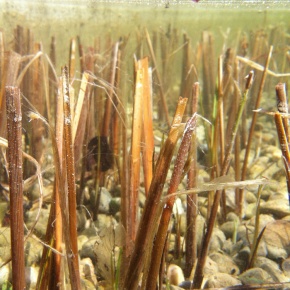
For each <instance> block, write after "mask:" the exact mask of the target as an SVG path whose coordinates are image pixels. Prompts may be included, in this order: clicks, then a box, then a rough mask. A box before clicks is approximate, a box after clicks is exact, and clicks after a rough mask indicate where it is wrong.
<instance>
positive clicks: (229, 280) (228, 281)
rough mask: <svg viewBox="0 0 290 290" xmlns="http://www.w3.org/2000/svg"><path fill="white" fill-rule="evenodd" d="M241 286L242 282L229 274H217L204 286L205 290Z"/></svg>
mask: <svg viewBox="0 0 290 290" xmlns="http://www.w3.org/2000/svg"><path fill="white" fill-rule="evenodd" d="M241 284H242V283H241V281H240V280H238V279H237V278H235V277H233V276H231V275H229V274H226V273H216V274H215V275H213V276H211V277H210V278H208V280H207V281H206V283H205V285H204V288H224V287H230V286H235V285H241Z"/></svg>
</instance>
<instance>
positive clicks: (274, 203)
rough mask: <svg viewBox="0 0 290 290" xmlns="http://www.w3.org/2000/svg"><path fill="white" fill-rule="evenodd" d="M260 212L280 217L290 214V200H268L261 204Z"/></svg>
mask: <svg viewBox="0 0 290 290" xmlns="http://www.w3.org/2000/svg"><path fill="white" fill-rule="evenodd" d="M260 212H261V213H263V214H272V215H274V216H275V217H276V218H278V219H280V218H283V217H285V216H287V215H289V202H288V200H286V199H273V200H268V201H267V202H265V203H264V204H261V206H260Z"/></svg>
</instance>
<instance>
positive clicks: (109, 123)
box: [0, 26, 290, 290]
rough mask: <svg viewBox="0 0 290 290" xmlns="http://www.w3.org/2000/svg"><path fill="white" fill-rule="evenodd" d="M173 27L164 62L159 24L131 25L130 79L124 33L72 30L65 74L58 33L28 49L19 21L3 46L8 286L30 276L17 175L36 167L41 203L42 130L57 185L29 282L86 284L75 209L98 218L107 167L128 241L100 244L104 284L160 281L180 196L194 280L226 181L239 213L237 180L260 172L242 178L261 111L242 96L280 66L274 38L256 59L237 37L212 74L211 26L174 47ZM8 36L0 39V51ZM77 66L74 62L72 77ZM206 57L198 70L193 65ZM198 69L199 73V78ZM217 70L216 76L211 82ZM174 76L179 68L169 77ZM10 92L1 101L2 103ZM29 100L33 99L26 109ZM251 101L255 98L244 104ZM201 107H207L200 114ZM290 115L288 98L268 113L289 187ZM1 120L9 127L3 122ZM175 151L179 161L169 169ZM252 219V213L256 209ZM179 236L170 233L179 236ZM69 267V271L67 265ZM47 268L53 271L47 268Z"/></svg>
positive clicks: (198, 280)
mask: <svg viewBox="0 0 290 290" xmlns="http://www.w3.org/2000/svg"><path fill="white" fill-rule="evenodd" d="M168 32H170V33H168V34H169V36H168V39H167V41H168V43H166V39H165V38H164V34H163V33H162V32H161V33H160V41H161V50H162V52H163V56H164V55H165V56H166V57H165V56H164V58H163V60H162V67H163V70H162V73H161V70H160V69H159V65H158V60H157V59H156V57H157V51H156V50H157V48H156V47H157V44H156V41H157V37H158V33H157V32H154V37H153V41H151V38H150V34H149V32H148V31H147V29H145V30H144V31H143V30H139V31H138V32H137V36H138V40H137V44H138V52H137V54H136V55H137V56H138V58H136V59H135V60H134V72H133V73H132V75H133V79H134V82H133V87H132V88H130V90H128V89H125V88H124V82H122V78H124V74H123V71H122V65H123V61H124V60H125V55H126V44H127V42H128V41H129V38H128V37H127V36H125V37H123V40H122V41H121V40H120V41H117V42H113V40H112V39H111V38H109V37H108V38H107V41H106V43H102V44H101V43H100V42H99V40H98V39H96V41H95V46H94V47H93V48H90V49H88V50H87V51H85V49H84V47H83V45H82V43H81V39H80V37H77V39H75V38H73V39H72V40H71V43H70V54H69V55H70V57H69V66H68V67H67V66H66V65H65V64H63V65H64V66H63V68H62V70H61V72H60V75H61V76H60V77H57V75H58V73H57V72H56V71H55V65H56V63H55V62H56V56H55V49H56V48H55V46H56V42H55V39H54V38H52V42H51V52H50V57H48V56H47V55H46V54H45V53H44V52H43V50H42V46H41V45H40V44H35V45H30V46H25V47H27V49H28V50H27V51H20V50H21V47H22V46H21V45H19V44H21V41H26V42H27V43H31V32H30V33H28V34H26V35H28V36H27V39H26V40H24V39H25V37H24V32H23V28H22V27H20V26H19V27H17V29H16V31H15V34H16V40H17V41H18V42H17V44H18V45H17V46H16V47H15V51H16V52H11V53H7V54H5V56H4V54H1V62H0V64H1V76H0V77H1V83H2V85H1V96H0V109H2V112H3V114H1V122H0V124H1V127H0V134H1V140H0V141H1V143H0V145H1V147H3V148H7V147H8V149H7V154H8V160H7V161H8V169H9V170H8V172H9V174H8V177H5V178H4V177H3V178H1V180H0V181H1V182H5V180H9V190H10V196H9V200H10V215H11V218H10V226H11V233H12V234H11V237H12V239H11V257H12V284H13V287H14V289H23V288H24V285H25V280H24V266H25V265H24V251H23V249H24V246H23V244H24V241H25V239H26V238H27V237H26V238H25V237H24V227H23V207H22V203H23V201H22V191H23V189H22V182H23V177H22V175H24V179H25V178H26V179H29V178H31V177H35V178H36V177H37V178H38V182H39V185H40V191H41V194H40V197H39V200H38V203H39V211H41V207H42V204H43V196H42V190H43V189H42V188H43V186H42V177H41V166H43V164H45V155H46V153H45V151H44V146H43V139H45V140H46V142H47V143H49V144H50V146H51V147H52V151H53V153H52V154H53V156H52V159H53V167H54V178H53V183H54V186H53V192H51V193H50V195H51V199H52V201H53V202H52V203H51V205H50V214H49V219H48V221H47V229H46V235H45V237H44V238H42V241H41V243H42V244H43V252H42V257H41V261H40V267H39V274H38V281H37V286H36V287H37V288H38V289H56V288H58V287H61V288H65V284H66V283H67V282H66V280H69V284H70V286H71V288H72V289H82V286H81V274H80V269H79V257H78V250H79V249H78V244H77V236H78V232H77V213H78V210H80V209H81V208H84V207H85V208H86V210H87V212H88V216H89V219H91V223H93V222H94V221H96V220H97V219H98V213H99V202H100V195H101V188H102V187H104V186H106V180H107V178H108V177H109V176H112V175H115V178H114V183H115V184H113V186H115V187H116V185H120V187H121V209H120V223H121V224H122V226H123V227H124V232H125V237H124V241H125V243H124V244H123V243H118V245H117V244H116V246H118V247H121V248H122V249H121V250H120V252H119V253H120V255H119V256H118V257H116V253H115V247H114V243H115V242H112V241H111V242H112V245H111V244H110V253H109V254H108V255H107V256H106V257H108V259H109V260H110V261H108V262H103V265H102V266H100V265H99V267H100V268H101V269H103V272H105V271H108V272H110V275H108V277H110V278H108V280H110V281H107V283H108V285H109V286H108V287H111V288H113V289H132V290H134V289H137V288H138V285H140V284H141V285H142V288H144V289H155V288H156V287H159V288H160V289H161V287H162V284H163V283H164V268H165V265H166V263H167V262H168V261H167V257H166V253H167V251H168V246H167V242H168V239H169V235H170V230H169V222H170V220H171V216H172V212H173V206H174V203H175V200H176V198H177V197H179V196H180V195H185V194H186V195H187V198H186V202H187V213H186V216H187V231H186V242H185V243H186V246H185V248H186V254H185V255H186V256H185V269H184V270H185V274H186V278H188V279H191V280H192V287H194V288H196V289H200V288H201V286H202V282H203V277H204V274H203V271H204V265H205V260H206V258H207V253H208V248H209V243H210V240H211V236H212V232H213V229H214V226H215V224H216V223H217V222H218V212H219V209H221V219H225V218H226V215H227V213H228V210H229V209H228V208H227V203H226V194H227V193H226V191H225V190H226V189H227V188H235V189H236V209H235V211H236V212H237V214H238V215H239V217H240V219H242V218H243V188H244V187H246V186H247V185H250V184H251V185H252V184H256V185H263V184H266V180H265V179H263V178H262V179H257V180H247V170H248V158H249V151H250V149H251V142H252V140H253V138H254V137H253V132H254V128H255V124H256V120H257V111H254V112H252V107H250V105H247V103H248V102H247V100H248V98H249V95H250V92H251V90H254V91H256V96H253V94H252V96H253V97H256V99H255V100H256V104H255V107H254V108H255V109H257V108H258V107H259V105H260V102H261V98H262V93H263V90H264V87H265V80H266V77H267V75H269V74H270V75H272V76H275V77H276V76H285V75H279V74H276V73H273V72H272V71H271V70H269V66H270V60H271V56H272V51H273V47H272V46H270V47H267V48H268V54H266V57H264V59H263V60H264V66H263V65H260V64H258V63H257V62H254V61H251V60H250V59H248V58H246V57H245V54H241V55H236V54H238V52H237V51H244V50H243V49H242V48H243V47H244V42H242V41H241V46H240V47H238V49H237V51H236V50H235V49H228V50H227V51H225V52H224V55H221V56H220V57H219V58H218V62H217V68H218V73H217V75H216V74H215V69H214V67H215V56H214V38H213V36H212V34H211V33H210V32H208V31H205V32H203V33H202V38H201V43H200V44H197V47H196V49H193V48H192V47H191V45H192V43H191V41H190V38H189V37H188V35H186V34H184V35H183V43H182V44H181V46H180V47H176V39H178V37H179V35H178V33H177V31H176V30H174V31H171V28H170V27H168ZM142 37H143V38H142ZM258 39H259V37H258V36H257V38H256V39H255V41H257V42H258V41H259V40H258ZM243 41H245V40H244V39H243ZM167 44H169V45H167ZM3 45H4V44H1V49H0V51H4V48H3ZM101 46H102V49H101ZM257 46H258V44H257ZM103 51H104V53H103ZM142 51H146V53H148V55H149V57H148V56H144V55H142ZM179 51H182V54H183V56H182V59H183V61H182V77H181V84H180V95H181V96H180V97H179V98H178V96H176V99H174V101H172V100H169V99H168V97H167V94H166V90H165V87H166V89H167V90H169V88H170V84H169V83H167V82H166V77H167V75H166V74H169V69H168V68H169V67H170V66H171V60H170V58H171V57H173V56H174V55H176V54H177V53H178V52H179ZM252 53H253V55H252V57H253V58H256V56H257V55H259V54H260V51H255V50H254V49H253V51H252ZM25 55H26V56H25ZM27 55H31V56H27ZM78 56H79V58H78ZM99 64H103V65H104V66H103V68H104V67H105V68H104V69H102V70H98V69H97V68H98V65H99ZM105 64H108V65H107V66H105ZM150 66H152V68H151V67H150ZM77 67H79V68H80V72H81V76H80V77H79V78H78V77H77V69H76V68H77ZM100 67H101V66H100ZM3 68H5V69H3ZM201 69H202V73H199V71H200V70H201ZM253 69H255V70H256V71H258V74H259V72H261V78H260V80H259V81H258V80H257V79H256V80H255V83H256V84H255V83H254V84H253V79H254V73H253ZM4 71H5V72H6V73H4ZM152 73H153V74H155V76H156V80H157V82H158V86H157V87H156V86H155V87H154V86H153V85H152V83H153V81H152ZM201 75H202V79H199V78H200V76H201ZM28 76H30V77H31V79H32V81H31V80H30V77H28ZM215 78H217V79H218V82H217V86H216V85H215ZM172 79H173V80H174V77H172ZM3 84H5V86H3ZM252 84H253V87H252ZM4 88H5V90H4ZM283 88H284V87H283V85H282V84H279V85H277V87H276V91H277V97H279V108H286V107H287V105H285V88H284V89H283ZM20 91H22V92H23V95H24V100H23V103H25V104H26V105H25V106H22V107H21V99H20ZM153 91H156V95H157V99H154V96H153V94H152V92H153ZM200 91H201V94H200ZM4 92H5V93H4ZM130 94H131V95H132V101H128V98H127V97H126V96H128V95H130ZM5 102H6V103H7V109H6V110H5V109H4V110H3V106H4V105H5V104H4V103H5ZM155 102H158V109H157V111H158V114H159V118H160V119H161V120H163V121H164V122H165V124H166V126H167V133H166V134H164V137H163V141H162V144H161V148H160V151H159V153H158V156H157V153H155V146H154V131H153V130H154V123H153V113H154V112H153V110H154V109H155V106H154V103H155ZM168 103H174V104H175V103H177V105H176V109H175V113H173V112H171V111H170V110H169V106H168ZM188 104H189V105H188ZM26 106H27V107H29V110H28V111H26V112H25V113H24V112H23V111H24V110H26ZM247 106H248V108H250V109H248V110H247ZM129 108H131V109H132V115H128V113H127V112H128V109H129ZM153 108H154V109H153ZM198 112H202V115H204V116H205V117H206V122H204V119H203V118H202V117H200V116H199V115H198ZM6 115H7V122H6ZM26 115H28V117H29V120H30V121H31V123H30V124H29V123H28V122H27V121H26V120H22V118H21V116H26ZM287 117H288V112H287V111H285V110H283V111H279V112H278V113H276V114H275V122H276V125H277V132H278V135H279V141H280V144H281V149H282V154H283V160H284V164H285V168H286V177H287V185H288V191H289V192H290V190H289V180H290V179H289V178H290V176H288V175H289V172H290V171H289V166H290V165H289V162H290V157H289V148H288V143H289V136H288V135H289V129H288V120H287V119H286V118H287ZM246 119H251V126H250V131H249V133H247V129H246ZM21 121H23V125H24V126H27V128H28V130H27V131H29V132H30V135H29V136H28V138H29V139H30V148H29V150H30V152H29V154H27V153H25V152H22V143H21V128H22V122H21ZM6 123H7V130H6V128H5V126H3V125H2V124H6ZM31 124H32V125H31ZM199 124H203V126H204V127H205V131H206V137H205V139H206V140H205V142H207V150H208V152H207V155H208V156H207V158H206V164H205V166H207V167H208V168H210V174H209V175H210V178H211V181H210V182H209V183H205V184H201V185H199V184H197V176H198V163H197V159H198V156H197V147H198V136H196V129H197V126H198V125H199ZM46 131H48V132H49V136H46ZM245 133H247V134H246V136H245ZM5 138H6V139H7V140H8V142H7V141H6V140H5ZM245 139H246V140H247V141H245ZM48 140H49V141H48ZM241 148H242V149H243V148H245V152H246V153H245V157H244V160H242V163H243V165H242V168H240V162H241V160H240V158H241V157H240V154H239V151H240V149H241ZM176 152H177V153H176ZM22 155H23V156H24V157H25V158H27V159H28V160H30V161H31V162H32V163H33V164H34V167H31V165H30V164H29V163H23V161H22ZM31 156H33V157H34V158H35V159H33V158H32V157H31ZM233 159H234V162H232V160H233ZM31 162H30V163H31ZM172 163H174V167H173V169H172V170H171V169H170V166H171V164H172ZM4 166H5V165H4ZM23 169H24V174H23V172H22V170H23ZM232 169H234V171H235V174H234V175H235V176H234V177H235V181H231V182H229V181H228V180H227V179H226V178H227V177H228V174H229V172H230V171H231V170H232ZM116 172H117V174H116ZM185 176H187V180H188V182H187V186H186V188H185V190H183V191H179V185H180V184H181V183H182V180H183V179H184V177H185ZM88 180H93V186H92V187H93V190H92V192H94V194H92V195H91V196H90V198H89V200H86V197H85V195H84V189H85V187H86V186H87V183H88ZM225 180H226V181H225ZM142 184H144V189H145V190H144V191H145V196H146V202H145V205H144V208H142V209H140V207H139V194H140V188H141V186H142ZM76 185H77V187H76ZM202 191H206V192H208V204H207V221H206V223H207V227H206V232H205V234H204V237H203V242H202V246H201V249H200V252H199V253H197V241H196V232H197V229H196V218H197V214H198V193H199V192H202ZM164 192H166V194H164ZM259 195H260V190H259ZM140 211H142V212H141V213H140ZM36 222H37V220H36V221H35V223H36ZM256 223H257V224H258V223H259V220H258V219H257V221H256ZM119 229H120V228H119ZM32 230H33V228H32V229H30V232H29V233H28V235H31V231H32ZM121 231H122V230H118V231H117V230H116V231H114V228H113V230H112V231H111V230H108V231H104V232H105V233H107V234H108V235H110V237H111V235H114V234H115V233H117V232H118V233H119V232H121ZM122 232H123V231H122ZM255 237H256V238H255V242H254V243H253V246H252V249H251V250H252V251H251V260H250V261H248V262H249V263H248V265H249V267H250V266H251V265H252V264H253V260H254V258H255V253H256V249H257V246H258V242H259V238H258V233H256V234H255ZM260 237H261V233H260ZM114 241H115V240H114ZM62 243H64V245H65V247H64V248H63V247H62ZM179 244H180V243H179V237H177V248H178V246H179ZM101 249H103V250H104V247H102V246H99V247H96V251H100V250H101ZM178 251H179V249H177V252H178ZM179 252H180V251H179ZM97 256H98V255H97ZM109 257H110V258H109ZM64 258H65V259H64ZM116 261H117V263H116ZM97 263H98V262H97ZM99 263H100V262H99ZM116 265H117V266H116ZM66 267H67V268H68V273H69V274H68V277H66V276H65V275H66V274H65V273H66ZM106 268H108V269H109V270H108V269H107V270H106ZM47 271H49V272H50V273H51V275H49V276H47V275H46V273H47ZM20 272H21V273H22V274H23V275H21V276H18V274H17V273H20ZM193 273H194V274H193ZM104 275H105V274H104ZM103 278H105V277H103ZM95 286H97V285H95Z"/></svg>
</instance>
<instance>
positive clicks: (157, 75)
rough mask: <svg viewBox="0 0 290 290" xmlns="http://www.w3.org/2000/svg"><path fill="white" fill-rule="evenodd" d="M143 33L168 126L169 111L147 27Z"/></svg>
mask: <svg viewBox="0 0 290 290" xmlns="http://www.w3.org/2000/svg"><path fill="white" fill-rule="evenodd" d="M145 35H146V40H147V45H148V48H149V50H150V54H151V57H152V61H153V64H154V69H155V74H156V77H157V80H158V85H159V86H158V87H159V92H160V97H161V102H162V106H163V110H164V114H165V120H166V122H167V124H168V126H170V120H169V113H168V108H167V103H166V98H165V94H164V91H163V85H162V80H161V77H160V74H159V71H158V69H157V62H156V58H155V53H154V50H153V47H152V43H151V39H150V35H149V33H148V31H147V29H145Z"/></svg>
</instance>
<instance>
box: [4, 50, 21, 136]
mask: <svg viewBox="0 0 290 290" xmlns="http://www.w3.org/2000/svg"><path fill="white" fill-rule="evenodd" d="M20 60H21V56H20V55H19V54H18V53H15V52H13V51H9V52H6V53H5V57H4V68H5V74H4V75H3V76H2V77H1V86H2V91H1V92H0V93H1V100H0V102H1V103H0V104H1V106H0V110H1V114H0V135H1V136H3V135H4V136H5V134H4V132H5V130H6V109H5V106H6V94H5V93H4V91H5V86H14V85H15V84H16V79H17V74H18V70H19V66H20ZM3 73H4V72H3Z"/></svg>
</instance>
